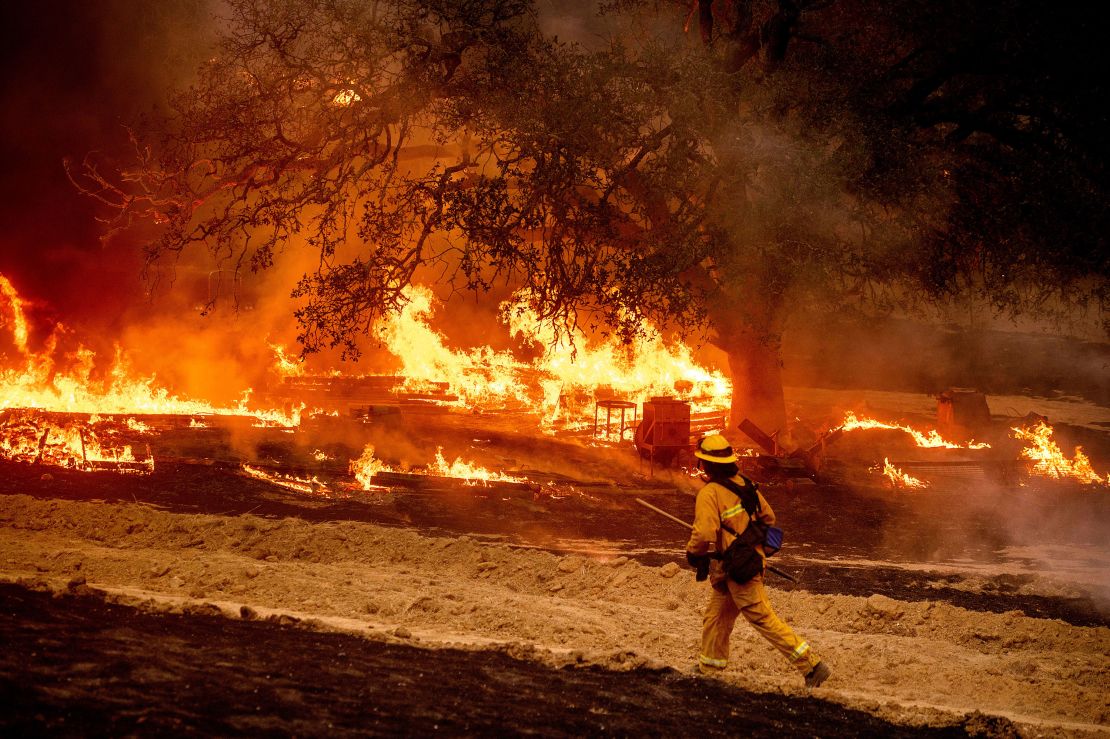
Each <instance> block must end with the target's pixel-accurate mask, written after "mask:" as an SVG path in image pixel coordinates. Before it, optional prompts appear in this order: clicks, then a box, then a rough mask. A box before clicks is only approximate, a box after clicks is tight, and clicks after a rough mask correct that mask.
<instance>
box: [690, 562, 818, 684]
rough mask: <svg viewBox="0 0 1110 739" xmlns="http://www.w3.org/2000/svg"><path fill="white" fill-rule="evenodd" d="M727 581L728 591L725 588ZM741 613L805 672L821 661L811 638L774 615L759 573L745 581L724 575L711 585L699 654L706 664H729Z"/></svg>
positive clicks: (719, 667) (797, 667) (723, 665)
mask: <svg viewBox="0 0 1110 739" xmlns="http://www.w3.org/2000/svg"><path fill="white" fill-rule="evenodd" d="M726 583H727V584H728V587H727V592H725V591H724V588H725V584H726ZM740 614H744V618H746V619H747V620H748V623H750V624H751V625H752V626H753V627H755V630H756V631H758V632H759V633H760V634H762V635H763V638H764V639H766V640H767V641H769V642H771V645H772V646H774V648H775V649H777V650H779V651H780V652H782V654H783V655H784V656H785V657H786V658H787V659H788V660H790V663H791V664H792V665H794V668H795V669H796V670H798V672H800V673H802V674H803V675H805V674H806V673H808V672H809V671H810V670H812V669H813V668H814V667H816V666H817V663H818V662H820V661H821V660H820V658H819V657H818V656H817V655H816V654H814V652H813V650H812V649H810V648H809V642H807V641H805V640H803V639H800V638H798V635H797V634H795V633H794V631H793V629H791V628H790V627H789V626H787V625H786V623H785V622H784V621H783V620H782V619H781V618H779V617H778V616H776V615H775V611H774V609H772V608H771V603H770V601H768V600H767V591H766V590H765V589H764V588H763V576H762V575H759V576H756V577H755V578H753V579H752V580H749V581H748V582H746V583H744V584H742V585H741V584H740V583H736V582H733V581H732V580H731V579H729V578H725V579H724V580H722V581H720V582H718V583H716V584H715V585H714V586H713V587H712V588H710V589H709V603H708V604H706V606H705V616H704V617H703V619H702V629H701V654H700V655H699V658H698V662H699V663H700V664H701V666H702V667H703V668H706V667H708V668H716V669H724V668H725V667H726V666H727V665H728V642H729V637H730V636H732V627H733V626H734V625H735V624H736V617H737V616H739V615H740Z"/></svg>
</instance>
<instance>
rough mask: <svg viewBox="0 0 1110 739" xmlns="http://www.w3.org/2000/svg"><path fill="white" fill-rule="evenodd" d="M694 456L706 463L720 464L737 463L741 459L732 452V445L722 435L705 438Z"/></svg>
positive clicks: (700, 442)
mask: <svg viewBox="0 0 1110 739" xmlns="http://www.w3.org/2000/svg"><path fill="white" fill-rule="evenodd" d="M694 456H695V457H697V458H698V459H704V460H705V461H706V462H720V463H725V462H735V461H736V460H737V459H739V457H737V456H736V452H734V451H732V445H731V444H729V443H728V439H726V438H725V437H723V436H721V435H720V434H710V435H709V436H706V437H703V438H702V439H701V441H699V442H698V448H697V449H695V450H694Z"/></svg>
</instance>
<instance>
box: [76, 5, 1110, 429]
mask: <svg viewBox="0 0 1110 739" xmlns="http://www.w3.org/2000/svg"><path fill="white" fill-rule="evenodd" d="M227 6H228V7H229V8H230V11H231V17H230V19H229V22H228V26H227V29H226V31H225V32H224V34H223V36H222V38H221V40H220V44H219V48H218V50H217V53H216V54H215V55H214V57H213V58H212V59H211V61H210V62H209V63H208V64H207V65H206V66H205V67H204V68H203V69H202V70H201V73H200V77H199V80H198V82H197V84H196V85H194V86H193V87H191V88H190V89H188V90H184V91H182V92H181V93H180V94H179V95H178V96H177V98H176V100H175V104H174V114H173V116H172V117H171V118H170V119H168V120H167V121H164V122H163V124H162V126H163V127H162V129H161V132H160V133H161V134H162V135H161V136H159V137H152V136H149V135H148V136H146V137H142V138H140V139H139V141H138V143H139V147H138V151H139V153H140V156H139V160H138V162H137V163H136V164H135V165H134V166H126V167H123V168H122V169H120V170H119V171H118V173H116V174H110V173H109V171H108V170H106V169H104V168H103V167H102V166H101V165H98V164H97V163H94V162H87V163H86V167H85V169H84V170H83V171H81V172H75V173H74V174H75V178H76V179H77V180H78V182H79V184H80V186H81V187H82V188H83V189H85V190H86V191H89V192H91V193H93V194H94V195H96V196H97V197H99V198H100V199H102V200H103V201H104V202H105V203H107V204H109V205H110V206H111V208H112V209H113V210H112V216H113V225H114V227H115V228H128V227H130V226H132V225H133V224H134V223H135V222H136V220H137V219H138V220H153V221H155V222H157V223H158V224H159V228H160V235H159V238H158V239H157V241H155V242H154V243H152V244H151V246H150V247H149V250H148V255H149V256H150V258H151V259H160V258H163V257H165V256H167V255H169V256H172V255H174V254H178V253H180V252H181V251H182V250H183V249H186V248H189V247H190V246H191V245H193V244H203V245H204V246H205V247H206V248H209V249H211V250H213V252H214V253H215V254H216V255H217V256H219V257H221V258H223V259H225V260H227V261H228V262H230V263H231V264H233V265H234V266H235V267H236V268H246V267H248V266H249V267H250V268H254V269H264V268H266V267H268V266H270V265H271V264H272V262H273V260H274V259H275V257H276V255H277V254H278V253H279V252H280V251H281V249H282V248H283V247H284V246H285V245H286V244H287V243H289V242H290V241H295V240H296V241H307V242H308V243H309V244H310V245H311V246H312V247H314V248H315V249H317V250H318V252H319V263H318V268H317V269H315V270H314V271H312V272H310V273H308V274H306V275H305V276H304V278H303V279H302V280H301V282H300V283H299V285H298V286H297V287H296V289H295V292H294V295H295V296H296V297H299V298H301V299H302V300H303V304H302V307H301V308H300V309H299V311H298V313H297V317H298V319H299V320H300V323H301V326H302V329H303V331H302V335H301V340H302V342H303V343H304V346H305V347H306V349H308V350H314V349H318V348H321V347H323V346H342V347H345V348H346V349H348V350H350V351H357V349H356V345H355V341H356V339H357V337H358V336H359V335H360V334H362V333H365V332H367V331H369V330H371V327H372V326H373V323H374V321H375V319H376V318H378V317H379V316H381V315H382V314H383V313H385V312H388V311H393V310H396V309H398V308H399V307H400V306H401V305H402V304H403V302H404V299H405V298H404V290H405V288H406V286H407V285H409V284H410V283H411V282H412V280H413V279H414V276H415V275H416V274H417V271H418V270H419V269H422V268H426V267H428V266H429V265H438V266H439V267H440V268H441V274H442V275H443V279H445V280H448V281H450V282H452V284H454V285H455V286H457V287H459V288H462V289H471V290H478V291H482V290H488V289H489V288H490V287H492V286H493V285H494V284H497V283H498V282H505V283H508V284H511V285H513V286H514V287H519V288H522V289H524V290H525V291H526V294H527V296H528V299H529V301H530V302H531V304H532V307H533V308H534V309H536V310H537V311H538V313H539V314H540V315H541V316H542V317H543V318H545V319H548V320H550V321H552V322H553V323H554V324H556V325H557V326H559V327H561V328H568V327H570V326H573V325H576V324H577V323H578V322H579V321H580V320H582V319H583V317H588V320H590V321H591V322H592V323H593V324H594V325H596V326H600V327H604V328H606V329H608V330H612V331H615V332H617V333H618V334H619V335H621V336H622V337H624V338H626V339H629V340H631V339H632V338H634V336H635V335H636V333H637V331H639V330H640V327H641V326H642V324H643V320H644V319H645V318H651V319H654V320H655V321H656V322H657V323H663V324H670V325H672V326H674V325H678V326H680V327H683V328H685V329H687V330H691V329H705V330H707V332H708V336H709V338H710V340H711V341H714V342H715V343H717V344H719V345H721V346H722V348H725V349H726V350H727V351H729V356H730V362H731V363H732V365H733V373H734V378H735V379H736V380H737V383H736V384H737V386H738V394H739V396H740V397H742V398H743V402H744V403H746V404H747V406H748V407H747V409H745V408H741V409H740V410H741V411H742V412H748V411H749V410H750V409H752V408H755V409H756V411H755V413H756V415H758V412H759V408H760V407H765V409H766V412H767V415H768V418H769V419H770V420H769V421H768V422H769V423H772V424H776V423H778V422H779V421H780V420H781V411H780V412H776V411H775V408H776V407H777V408H781V404H782V397H781V383H780V382H779V380H778V374H777V367H778V362H779V359H778V346H779V343H778V342H779V340H780V334H781V331H782V319H783V317H784V316H785V315H786V314H788V312H789V311H790V310H792V309H794V308H796V307H797V306H801V305H805V304H807V303H812V302H815V301H816V302H820V303H823V304H842V303H843V302H844V301H852V300H857V299H858V300H866V301H868V302H869V303H870V304H872V305H878V306H884V305H906V304H909V303H913V302H920V301H922V300H934V299H935V300H942V299H946V298H949V297H951V296H953V295H956V294H960V293H966V292H967V291H975V292H977V293H978V294H980V295H982V296H983V297H984V298H985V299H987V300H989V301H990V302H991V304H992V305H993V306H995V307H996V308H998V309H999V310H1006V311H1010V312H1019V311H1023V310H1041V311H1045V310H1047V309H1048V308H1049V307H1051V306H1056V307H1060V306H1063V307H1064V310H1069V309H1071V308H1073V307H1074V306H1076V305H1077V304H1089V303H1090V301H1092V300H1094V301H1095V302H1096V304H1098V305H1100V306H1101V305H1102V303H1104V301H1105V299H1106V284H1107V283H1106V275H1107V256H1106V255H1107V249H1106V248H1105V246H1106V244H1105V235H1104V234H1105V233H1106V226H1107V225H1108V224H1107V223H1106V220H1107V216H1106V207H1105V203H1106V202H1107V201H1106V186H1107V171H1106V160H1107V157H1106V153H1107V152H1106V146H1107V144H1106V140H1105V138H1104V137H1103V136H1102V134H1101V132H1102V131H1104V130H1105V124H1106V122H1107V121H1106V114H1105V112H1103V110H1102V109H1101V107H1100V105H1099V103H1100V101H1101V97H1102V95H1101V93H1102V92H1104V89H1105V83H1104V82H1103V81H1102V79H1101V78H1100V77H1098V75H1097V73H1096V69H1097V68H1098V67H1099V65H1097V64H1096V56H1095V55H1097V54H1098V49H1099V45H1100V44H1101V40H1100V39H1098V38H1097V37H1096V35H1095V33H1094V28H1096V26H1095V25H1094V24H1086V25H1085V24H1084V23H1083V19H1082V17H1081V14H1082V12H1083V11H1077V12H1079V13H1080V17H1077V16H1076V15H1075V14H1059V15H1052V14H1050V13H1047V12H1045V11H1044V9H1043V8H1042V7H1041V6H1040V4H1037V3H1033V2H1031V0H1005V1H1004V2H1002V3H998V4H992V5H991V7H989V8H988V7H985V6H982V5H981V4H967V3H959V2H955V1H954V0H951V1H942V2H926V1H925V0H898V1H897V2H878V1H877V0H774V1H772V0H732V1H726V0H717V1H716V2H712V1H711V0H697V1H695V2H665V1H664V0H657V1H655V2H652V1H650V0H611V1H610V2H607V3H602V4H601V8H600V9H601V10H602V11H604V12H606V13H608V14H609V17H610V18H611V19H614V23H615V28H617V29H618V31H617V32H616V33H614V34H612V35H611V37H609V38H606V39H604V42H603V43H598V42H596V40H595V41H594V42H593V43H590V44H580V43H576V42H574V41H564V40H559V39H556V38H554V37H551V36H549V35H548V34H546V33H545V32H544V25H543V17H542V16H541V15H539V14H538V13H537V10H536V8H535V7H534V5H533V3H531V2H528V1H527V0H462V1H459V0H398V1H394V2H375V1H372V0H283V1H280V2H279V1H278V0H229V2H228V3H227ZM590 9H592V4H584V6H583V12H587V11H588V10H590ZM684 23H685V24H686V27H687V29H688V30H689V33H683V24H684ZM776 383H778V387H777V388H776V387H775V385H776ZM734 408H736V403H734Z"/></svg>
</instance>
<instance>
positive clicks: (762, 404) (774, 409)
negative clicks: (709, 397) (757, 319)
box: [720, 329, 786, 435]
mask: <svg viewBox="0 0 1110 739" xmlns="http://www.w3.org/2000/svg"><path fill="white" fill-rule="evenodd" d="M721 338H722V341H721V342H720V343H721V345H722V348H723V349H724V350H725V352H726V353H727V354H728V365H729V369H730V370H731V372H732V409H731V413H730V419H729V430H730V431H734V430H735V429H736V426H737V424H739V423H740V422H741V421H743V420H744V419H745V418H749V419H751V421H752V422H753V423H754V424H755V425H756V426H758V427H759V428H761V429H763V431H764V432H765V433H767V434H774V433H775V432H776V431H780V430H782V429H784V428H785V427H786V400H785V398H784V397H783V392H782V341H781V339H780V338H779V336H778V335H777V334H774V335H772V334H769V333H762V332H757V331H753V330H751V329H744V330H740V331H738V332H736V333H734V334H733V335H731V336H727V337H721ZM730 435H731V434H730Z"/></svg>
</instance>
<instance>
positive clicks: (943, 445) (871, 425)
mask: <svg viewBox="0 0 1110 739" xmlns="http://www.w3.org/2000/svg"><path fill="white" fill-rule="evenodd" d="M839 429H840V430H841V431H855V430H857V429H889V430H892V431H893V430H896V431H904V432H905V433H907V434H909V435H910V436H911V437H913V440H914V443H916V444H917V446H919V447H921V448H922V449H990V448H991V445H990V444H987V443H977V442H975V441H969V442H968V443H966V444H957V443H956V442H952V441H948V440H946V439H944V438H943V437H942V436H941V435H940V433H939V432H938V431H937V430H936V429H933V430H931V431H929V432H928V433H922V432H921V431H918V430H916V429H913V428H910V427H909V426H906V425H904V424H899V423H885V422H883V421H878V420H876V419H874V418H858V417H857V416H856V414H855V413H852V412H851V411H849V412H848V413H846V414H845V416H844V421H843V422H842V423H841V424H840V426H839Z"/></svg>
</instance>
